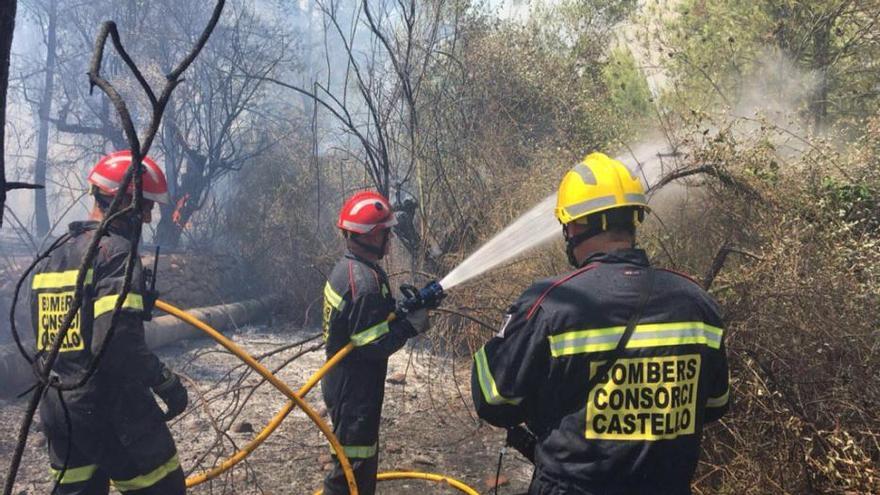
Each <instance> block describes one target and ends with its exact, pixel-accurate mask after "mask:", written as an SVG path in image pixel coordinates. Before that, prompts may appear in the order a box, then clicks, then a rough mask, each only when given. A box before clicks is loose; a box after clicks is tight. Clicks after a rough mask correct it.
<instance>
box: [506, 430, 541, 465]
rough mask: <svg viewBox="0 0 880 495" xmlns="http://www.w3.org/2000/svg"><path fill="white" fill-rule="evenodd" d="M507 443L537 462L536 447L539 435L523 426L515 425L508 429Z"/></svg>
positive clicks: (533, 461)
mask: <svg viewBox="0 0 880 495" xmlns="http://www.w3.org/2000/svg"><path fill="white" fill-rule="evenodd" d="M507 445H510V446H511V447H513V448H514V449H516V450H517V452H519V453H520V454H522V455H523V457H525V458H526V459H528V460H529V461H531V462H532V464H534V463H535V448H536V447H537V446H538V437H536V436H535V435H534V434H533V433H532V432H530V431H529V430H527V429H525V428H523V427H522V426H514V427H511V428H508V429H507Z"/></svg>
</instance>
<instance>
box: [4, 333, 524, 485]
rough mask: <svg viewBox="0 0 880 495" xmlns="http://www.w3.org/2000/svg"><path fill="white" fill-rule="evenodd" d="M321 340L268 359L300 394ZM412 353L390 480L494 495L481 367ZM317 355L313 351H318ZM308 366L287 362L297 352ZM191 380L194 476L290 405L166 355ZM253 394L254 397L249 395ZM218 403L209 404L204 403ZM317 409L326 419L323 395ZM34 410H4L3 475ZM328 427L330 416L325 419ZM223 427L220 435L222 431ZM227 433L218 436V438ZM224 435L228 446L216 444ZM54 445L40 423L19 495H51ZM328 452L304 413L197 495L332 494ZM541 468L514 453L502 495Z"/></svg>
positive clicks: (388, 438)
mask: <svg viewBox="0 0 880 495" xmlns="http://www.w3.org/2000/svg"><path fill="white" fill-rule="evenodd" d="M314 333H315V332H304V331H300V330H297V329H295V328H294V327H292V326H289V325H287V326H284V325H276V326H275V327H273V328H271V329H267V328H247V329H244V330H242V331H240V332H238V333H237V334H235V336H234V340H235V342H236V343H238V344H239V345H242V346H243V347H244V348H245V349H246V350H248V351H249V352H250V353H251V354H253V355H255V356H258V355H260V354H263V353H266V352H268V351H272V350H274V349H278V348H279V347H281V346H284V345H289V344H292V343H295V342H299V341H302V340H304V339H305V338H307V337H309V336H312V335H314ZM317 344H319V340H313V341H311V342H308V343H305V344H303V345H298V346H294V347H292V348H290V349H286V350H284V351H283V352H278V353H277V354H275V355H272V356H269V357H267V358H266V359H265V360H263V363H264V364H266V365H267V366H268V367H269V368H270V369H275V368H278V367H281V366H282V365H283V368H282V369H280V370H279V371H278V372H277V376H279V377H280V378H281V379H282V380H283V381H284V382H285V383H287V384H289V385H290V386H291V388H293V389H296V388H298V387H299V386H300V385H301V384H302V383H304V382H305V380H306V379H307V378H308V377H309V376H310V375H311V373H313V372H314V371H315V370H317V369H318V368H319V366H320V365H321V364H322V363H323V361H324V350H323V348H321V349H314V348H315V347H316V345H317ZM417 345H418V343H415V345H413V344H410V345H409V346H407V347H406V348H404V349H402V350H401V351H399V352H398V353H397V354H395V355H394V356H393V357H392V358H391V360H390V362H389V371H388V376H389V378H390V381H389V382H387V383H386V396H385V406H384V411H383V419H382V430H381V431H382V434H381V439H380V471H391V470H395V471H396V470H416V471H423V472H432V473H441V474H444V475H446V476H451V477H454V478H456V479H458V480H460V481H463V482H464V483H466V484H468V485H470V486H472V487H473V488H474V489H476V490H477V491H478V492H480V493H486V494H491V493H494V490H493V489H492V488H491V486H490V483H491V480H492V479H494V475H495V470H496V467H497V462H498V452H499V449H500V447H501V445H502V442H503V437H504V434H503V432H502V431H500V430H497V429H495V428H492V427H490V426H488V425H486V424H480V423H479V422H478V421H476V420H475V417H474V416H473V409H472V405H471V401H470V359H469V358H467V357H466V356H462V357H459V358H458V359H454V360H453V359H451V358H449V357H439V356H435V355H431V354H429V353H427V352H424V351H420V350H418V349H417ZM310 349H311V350H310ZM299 353H302V355H301V356H299V357H298V358H296V359H294V360H293V361H292V362H290V363H287V364H285V363H286V362H287V361H289V360H290V359H291V358H293V357H295V356H296V355H297V354H299ZM159 355H160V357H161V358H162V359H163V360H164V361H166V363H168V364H169V365H170V366H172V367H173V368H175V369H177V370H178V371H180V372H182V373H183V374H184V375H185V376H186V377H187V381H188V388H189V389H190V399H191V405H190V408H189V409H188V412H187V413H186V415H184V416H183V417H181V418H179V419H176V420H175V421H173V422H172V423H171V428H172V431H173V433H174V436H175V438H176V439H177V445H178V449H179V451H180V460H181V463H182V464H183V466H184V469H185V470H186V471H187V474H192V473H197V472H201V471H204V470H205V469H207V468H210V467H211V466H214V465H217V464H219V463H220V462H222V461H223V459H224V458H225V457H227V456H229V455H230V454H231V453H232V452H233V450H234V449H233V445H235V446H237V448H241V447H242V446H244V445H245V444H247V443H248V442H249V441H250V440H251V439H252V438H254V437H255V436H256V434H257V433H258V432H259V431H260V430H261V429H262V428H263V426H265V425H266V424H267V423H268V421H269V420H270V418H271V417H273V416H274V415H275V413H276V412H277V411H278V410H279V409H280V408H281V407H282V406H283V405H284V404H285V402H286V399H285V398H284V397H283V396H282V395H281V394H280V393H279V392H277V391H275V390H274V388H273V387H272V386H271V385H270V384H268V383H264V384H263V385H261V386H259V387H258V388H256V390H255V391H254V388H253V387H254V385H256V384H258V383H259V382H260V378H259V377H258V376H256V375H255V374H253V373H250V374H248V375H247V376H244V375H243V371H244V369H243V368H241V367H237V368H236V366H237V365H238V364H239V361H238V360H237V358H235V357H234V356H232V355H231V354H228V353H227V352H225V351H224V350H223V349H222V348H220V347H219V346H217V345H213V344H212V342H210V341H207V340H200V341H191V342H186V343H182V344H179V345H178V346H177V347H175V348H166V349H163V350H161V351H160V352H159ZM251 392H253V395H252V396H250V397H248V395H249V394H250V393H251ZM205 398H207V400H208V402H207V403H206V402H205ZM307 401H308V402H309V403H310V404H311V405H312V406H313V407H314V408H315V409H317V410H319V411H320V412H323V411H324V407H323V401H322V400H321V390H320V386H318V387H316V388H315V389H314V390H312V391H311V392H310V393H309V395H308V397H307ZM24 406H25V403H24V400H18V401H14V402H9V401H7V402H0V414H2V418H3V420H2V422H0V458H2V459H4V462H3V466H2V467H0V469H3V471H4V472H3V476H4V477H5V469H6V466H7V465H8V462H7V461H6V460H7V459H9V457H10V456H11V453H12V449H13V447H14V445H13V443H14V441H15V437H16V432H17V429H18V425H19V423H20V420H21V417H22V414H23V409H24ZM324 418H325V419H326V414H325V416H324ZM215 425H216V427H215ZM218 429H219V430H221V432H220V433H219V434H218V432H217V430H218ZM218 437H220V441H219V443H218V442H217V441H216V439H217V438H218ZM45 444H46V440H45V437H44V435H43V434H42V433H41V432H40V427H39V424H38V425H36V426H35V427H34V428H33V429H32V434H31V437H30V441H29V442H28V446H27V451H26V453H25V458H24V461H23V465H22V468H21V470H20V472H19V475H18V482H17V485H16V486H17V491H16V492H15V493H16V494H17V495H25V494H28V495H29V494H44V493H47V492H48V491H49V490H50V489H51V485H50V484H49V482H48V477H47V472H46V467H47V456H46V453H45ZM328 461H329V448H328V442H327V441H326V439H325V438H324V437H323V436H322V435H321V434H320V432H319V430H318V429H317V428H316V427H315V426H314V425H313V424H312V423H311V421H310V420H309V419H308V418H307V417H306V416H305V414H304V413H302V412H301V411H298V410H296V411H294V412H293V413H291V415H290V416H288V417H287V419H286V420H285V421H284V422H283V424H282V425H281V427H280V428H279V429H278V430H277V431H276V432H275V434H273V435H272V436H271V437H269V438H268V439H267V440H266V442H265V443H264V444H263V445H262V446H261V447H260V448H259V449H257V450H256V451H255V452H254V453H253V454H251V455H250V456H249V457H248V458H247V460H246V461H245V462H243V463H241V464H239V465H238V466H236V468H235V469H233V470H232V471H230V472H228V473H226V474H224V475H221V476H220V477H218V478H216V479H214V480H212V481H209V482H207V483H204V484H202V485H199V486H197V487H195V488H192V489H191V490H190V491H189V493H193V494H266V495H269V494H271V495H278V494H307V493H313V492H314V491H315V490H316V489H318V488H319V487H320V485H321V479H322V478H323V476H324V469H326V468H327V467H328V464H327V463H328ZM530 474H531V466H530V465H529V464H528V462H527V461H525V460H524V459H523V458H522V457H520V456H519V455H518V454H515V453H508V454H507V455H506V456H505V457H504V464H503V468H502V476H501V480H502V483H503V484H502V485H501V486H500V487H499V489H498V493H499V494H513V493H522V492H524V491H525V489H526V487H527V486H528V480H529V477H530ZM378 493H381V494H411V493H419V494H422V495H429V494H447V493H456V490H454V489H453V488H451V487H448V486H445V485H443V484H440V483H435V482H429V481H410V480H402V481H393V482H382V483H380V484H379V490H378Z"/></svg>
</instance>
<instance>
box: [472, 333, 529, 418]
mask: <svg viewBox="0 0 880 495" xmlns="http://www.w3.org/2000/svg"><path fill="white" fill-rule="evenodd" d="M474 361H475V362H476V364H477V381H479V382H480V390H482V391H483V398H485V399H486V402H487V403H489V404H491V405H493V406H498V405H501V404H510V405H517V404H519V403H520V402H522V398H520V397H512V398H507V397H504V396H503V395H501V394H500V393H499V392H498V387H496V386H495V378H493V377H492V371H491V370H490V369H489V360H488V359H487V358H486V348H485V347H481V348H480V350H479V351H477V353H476V354H475V355H474Z"/></svg>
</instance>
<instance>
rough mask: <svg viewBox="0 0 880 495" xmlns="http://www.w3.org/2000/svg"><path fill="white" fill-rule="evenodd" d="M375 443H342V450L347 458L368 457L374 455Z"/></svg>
mask: <svg viewBox="0 0 880 495" xmlns="http://www.w3.org/2000/svg"><path fill="white" fill-rule="evenodd" d="M377 450H378V449H377V445H376V444H375V443H374V444H373V445H343V446H342V451H343V452H345V456H346V457H348V458H349V459H369V458H370V457H373V456H375V455H376V451H377Z"/></svg>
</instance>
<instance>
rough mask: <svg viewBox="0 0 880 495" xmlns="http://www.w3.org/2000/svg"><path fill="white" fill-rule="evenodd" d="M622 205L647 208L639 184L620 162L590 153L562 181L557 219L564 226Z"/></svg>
mask: <svg viewBox="0 0 880 495" xmlns="http://www.w3.org/2000/svg"><path fill="white" fill-rule="evenodd" d="M624 206H633V207H639V208H644V209H646V210H647V209H648V204H647V199H646V198H645V189H644V188H643V187H642V184H641V183H640V182H639V180H638V179H637V178H635V177H633V175H632V173H631V172H630V171H629V169H627V168H626V166H625V165H624V164H622V163H620V162H619V161H617V160H615V159H613V158H609V157H608V156H607V155H605V154H603V153H590V154H589V155H587V156H586V157H585V158H584V159H583V160H581V161H580V163H578V164H577V165H575V166H574V167H573V168H572V169H571V170H569V171H568V173H566V174H565V177H563V178H562V182H561V183H560V184H559V193H558V194H557V195H556V218H557V219H559V221H560V222H561V223H562V224H563V225H567V224H569V223H571V222H574V221H575V220H579V219H582V218H585V217H587V216H589V215H592V214H594V213H599V212H601V211H606V210H610V209H613V208H620V207H624Z"/></svg>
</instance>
